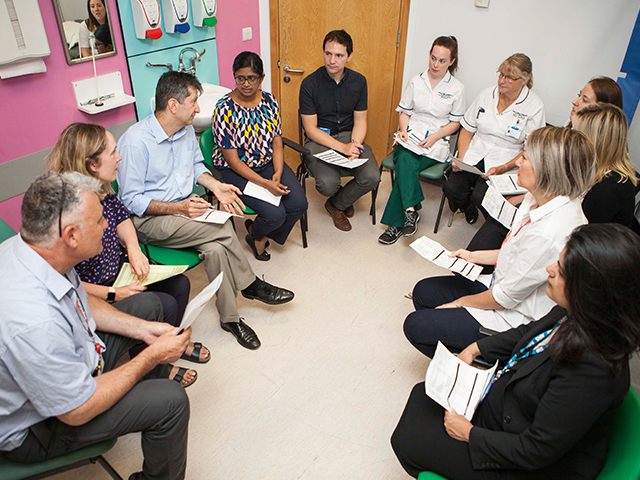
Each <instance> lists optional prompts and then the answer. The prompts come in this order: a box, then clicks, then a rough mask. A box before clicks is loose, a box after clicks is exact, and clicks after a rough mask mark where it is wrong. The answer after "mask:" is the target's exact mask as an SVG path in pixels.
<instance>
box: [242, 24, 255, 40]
mask: <svg viewBox="0 0 640 480" xmlns="http://www.w3.org/2000/svg"><path fill="white" fill-rule="evenodd" d="M252 36H253V35H252V33H251V27H247V28H243V29H242V41H243V42H246V41H247V40H251V38H252Z"/></svg>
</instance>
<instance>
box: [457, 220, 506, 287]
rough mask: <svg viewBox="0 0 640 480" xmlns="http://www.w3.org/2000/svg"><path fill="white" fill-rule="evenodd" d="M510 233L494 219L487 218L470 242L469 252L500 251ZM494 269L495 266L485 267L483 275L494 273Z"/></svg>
mask: <svg viewBox="0 0 640 480" xmlns="http://www.w3.org/2000/svg"><path fill="white" fill-rule="evenodd" d="M508 233H509V229H508V228H507V227H505V226H504V225H502V224H501V223H500V222H498V221H497V220H496V219H494V218H493V217H487V219H486V220H485V222H484V223H483V224H482V226H481V227H480V228H479V229H478V231H477V232H476V234H475V235H474V236H473V238H472V239H471V241H470V242H469V245H467V250H469V251H470V252H475V251H477V250H500V248H501V247H502V243H503V242H504V239H505V238H507V234H508ZM494 269H495V267H494V266H493V265H484V266H483V268H482V273H484V274H489V273H493V270H494Z"/></svg>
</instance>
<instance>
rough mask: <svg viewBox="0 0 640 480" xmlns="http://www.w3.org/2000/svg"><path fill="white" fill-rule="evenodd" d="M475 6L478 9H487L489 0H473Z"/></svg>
mask: <svg viewBox="0 0 640 480" xmlns="http://www.w3.org/2000/svg"><path fill="white" fill-rule="evenodd" d="M475 5H476V7H478V8H489V0H475Z"/></svg>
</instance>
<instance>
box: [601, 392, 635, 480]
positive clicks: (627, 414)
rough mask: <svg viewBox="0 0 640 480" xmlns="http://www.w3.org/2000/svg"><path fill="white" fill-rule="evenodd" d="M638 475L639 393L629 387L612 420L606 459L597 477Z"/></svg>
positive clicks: (631, 478)
mask: <svg viewBox="0 0 640 480" xmlns="http://www.w3.org/2000/svg"><path fill="white" fill-rule="evenodd" d="M638 478H640V396H638V392H636V390H635V388H633V387H631V388H630V389H629V393H627V396H626V397H625V399H624V402H623V403H622V406H621V407H620V410H618V411H617V412H616V414H615V416H614V417H613V420H612V421H611V431H610V433H609V453H608V455H607V463H606V464H605V466H604V468H603V469H602V471H601V472H600V475H598V477H597V480H637V479H638Z"/></svg>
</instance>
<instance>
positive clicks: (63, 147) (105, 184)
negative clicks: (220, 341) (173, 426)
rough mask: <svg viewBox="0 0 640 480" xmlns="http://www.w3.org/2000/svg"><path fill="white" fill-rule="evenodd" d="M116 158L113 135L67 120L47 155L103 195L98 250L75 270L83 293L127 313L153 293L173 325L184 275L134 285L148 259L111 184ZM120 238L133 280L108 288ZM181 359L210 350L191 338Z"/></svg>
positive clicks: (184, 373)
mask: <svg viewBox="0 0 640 480" xmlns="http://www.w3.org/2000/svg"><path fill="white" fill-rule="evenodd" d="M121 159H122V157H120V155H119V154H118V152H117V151H116V141H115V139H114V138H113V135H111V133H109V132H107V131H106V130H105V129H104V128H103V127H101V126H99V125H92V124H86V123H73V124H71V125H69V126H68V127H67V128H65V129H64V131H63V132H62V135H60V138H59V139H58V142H57V143H56V145H55V147H54V148H53V150H52V151H51V153H50V154H49V163H50V168H51V170H55V171H57V172H59V173H65V172H80V173H82V174H84V175H89V176H92V177H95V178H97V179H98V180H100V181H101V182H102V190H103V192H104V197H103V198H102V200H101V203H102V207H103V209H104V211H103V215H104V218H105V220H106V221H107V223H108V226H107V228H106V229H105V230H104V234H103V237H102V246H103V249H102V252H101V253H100V254H98V255H96V256H95V257H93V258H90V259H88V260H85V261H83V262H81V263H79V264H78V265H76V271H77V272H78V275H79V276H80V279H81V280H82V284H83V286H84V288H85V290H86V291H87V292H88V293H90V294H92V295H94V296H96V297H98V298H103V299H105V300H110V301H113V302H115V303H113V306H114V307H116V308H118V309H119V310H120V311H123V312H125V313H129V314H130V315H134V316H143V315H141V314H140V312H141V311H143V310H145V309H153V308H157V303H158V302H157V299H158V298H159V299H160V302H161V303H162V308H163V315H164V317H163V320H164V322H166V323H169V324H171V325H173V326H178V325H179V324H180V322H181V320H182V316H183V315H184V311H185V308H186V306H187V303H188V301H189V291H190V288H191V286H190V284H189V279H188V278H187V277H186V276H185V275H176V276H173V277H170V278H167V279H165V280H163V281H161V282H158V283H154V284H152V285H149V286H147V287H143V286H140V285H139V283H140V280H141V279H143V278H144V277H146V276H147V274H148V273H149V260H148V259H147V257H145V256H144V254H143V253H142V251H141V250H140V246H139V245H138V238H137V234H136V231H135V228H134V226H133V223H132V222H131V220H130V218H129V211H128V210H127V208H126V207H125V206H124V205H123V204H122V202H121V201H120V200H119V199H118V197H116V195H115V194H114V192H113V189H112V188H111V182H113V181H114V180H115V179H116V172H117V169H118V167H117V165H118V162H119V161H120V160H121ZM120 242H122V243H123V244H124V245H125V247H126V249H127V257H128V261H129V263H130V264H131V271H132V272H133V273H134V274H135V275H136V276H138V278H139V280H138V281H136V282H134V283H132V284H131V285H125V286H123V287H118V288H114V287H112V286H111V285H112V284H113V282H114V281H115V279H116V276H117V275H118V272H119V271H120V267H121V266H122V263H123V261H122V260H123V259H122V258H121V255H120ZM145 290H146V291H145ZM182 358H183V359H185V360H190V361H193V362H197V363H205V362H208V361H209V359H210V358H211V354H210V352H209V349H207V348H206V347H204V346H202V344H200V343H196V344H194V343H191V344H190V345H189V346H188V347H187V350H186V351H185V353H184V354H183V355H182ZM173 370H174V371H173V372H172V373H171V375H172V377H171V378H174V379H176V380H177V381H181V383H182V385H183V386H188V385H190V384H191V383H193V381H194V380H195V378H196V372H195V370H187V369H185V368H180V369H179V368H178V367H174V369H173ZM174 375H175V376H174ZM180 377H182V378H181V379H180Z"/></svg>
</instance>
